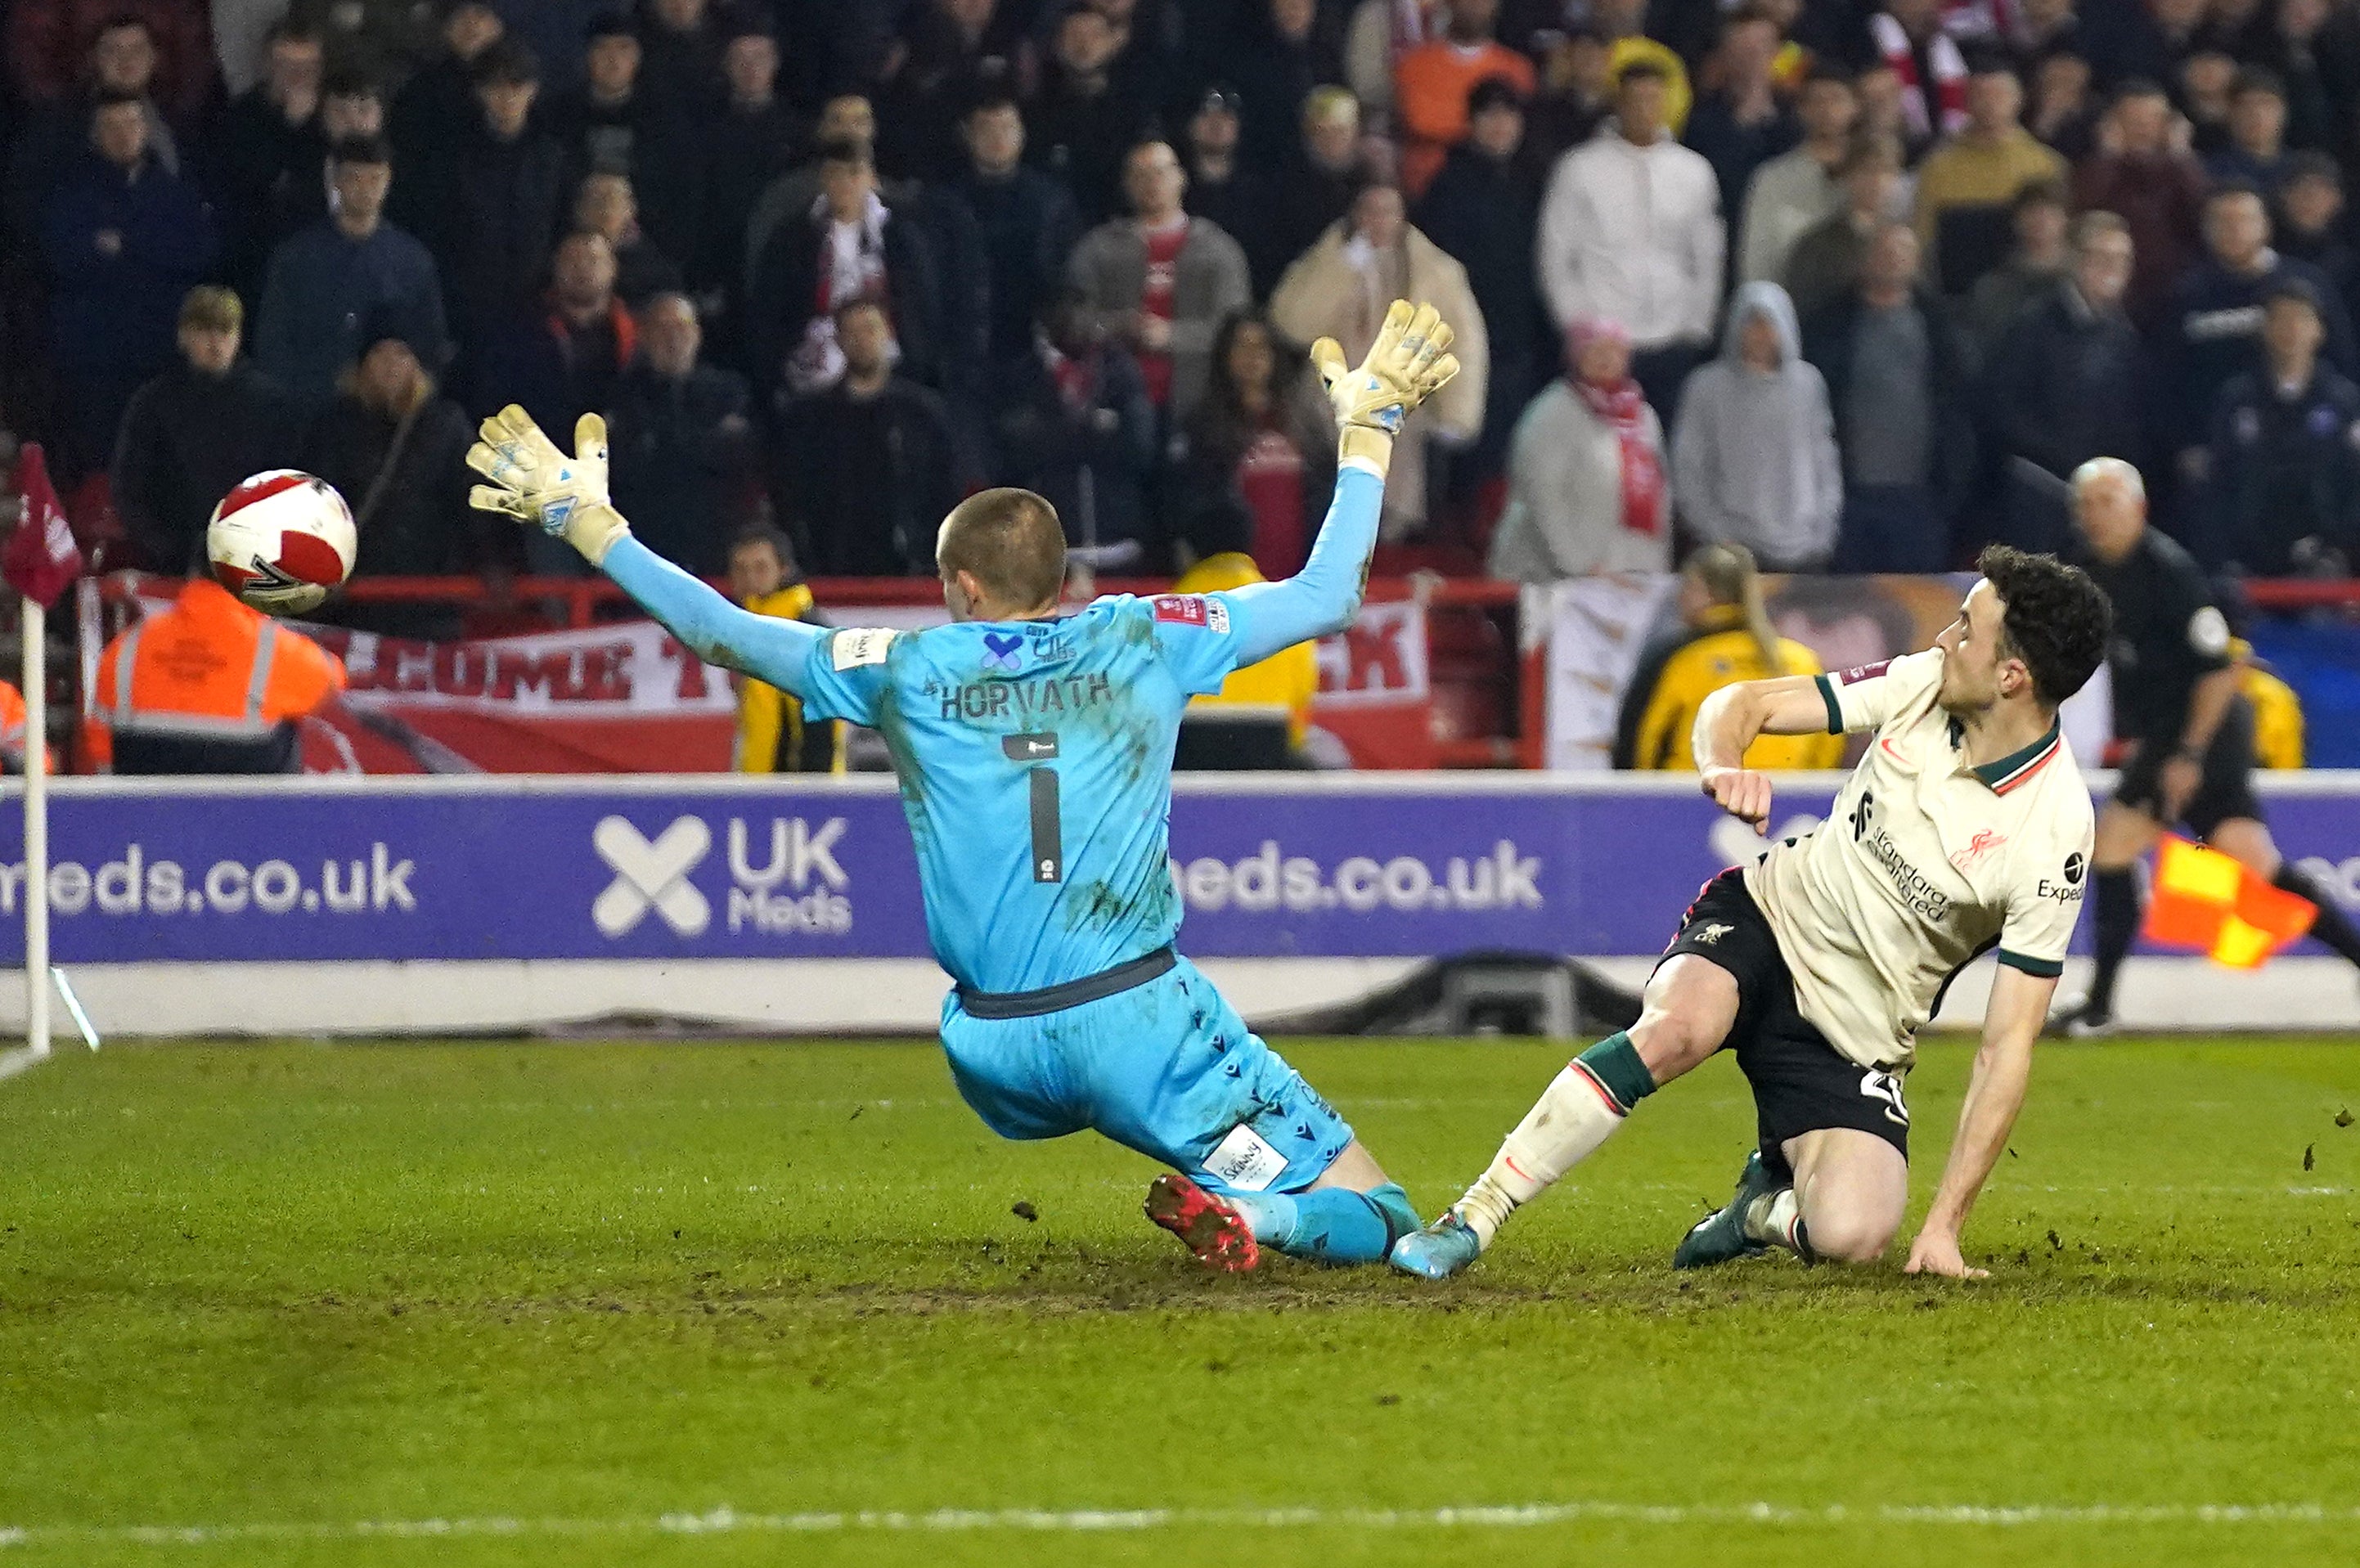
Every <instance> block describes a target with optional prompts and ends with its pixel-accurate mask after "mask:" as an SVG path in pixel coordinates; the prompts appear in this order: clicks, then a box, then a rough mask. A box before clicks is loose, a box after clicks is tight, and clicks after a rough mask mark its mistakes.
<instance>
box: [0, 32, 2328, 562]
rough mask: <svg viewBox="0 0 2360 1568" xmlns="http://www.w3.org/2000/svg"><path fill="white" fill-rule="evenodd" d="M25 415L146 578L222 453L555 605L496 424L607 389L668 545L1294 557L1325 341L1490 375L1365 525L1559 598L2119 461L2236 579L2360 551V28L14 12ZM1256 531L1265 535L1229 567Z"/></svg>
mask: <svg viewBox="0 0 2360 1568" xmlns="http://www.w3.org/2000/svg"><path fill="white" fill-rule="evenodd" d="M5 49H6V72H7V82H6V93H7V96H6V100H5V125H0V134H5V191H0V225H5V245H0V251H5V263H0V333H5V337H0V400H5V401H0V415H5V422H6V424H7V425H8V426H9V427H10V428H12V429H13V430H16V431H18V432H20V433H23V434H27V435H38V436H40V437H42V438H44V439H46V440H47V441H49V443H50V446H51V449H52V452H53V458H54V460H55V464H56V466H57V467H58V468H59V469H60V472H61V474H62V475H63V477H64V479H65V480H66V482H67V485H69V487H72V486H74V485H77V484H79V485H82V486H83V489H82V490H81V491H79V492H77V493H78V494H85V495H86V494H88V493H89V492H88V486H89V485H92V484H93V483H95V482H104V483H106V484H108V485H111V498H112V504H113V507H114V510H115V513H116V514H117V515H118V516H119V517H120V520H121V524H122V528H123V532H124V535H125V538H124V539H123V540H122V542H121V543H119V544H117V545H115V546H114V547H113V550H114V559H115V560H116V561H129V562H133V563H137V564H141V565H145V566H147V567H150V568H154V569H157V570H162V571H177V570H180V569H183V568H185V567H187V566H188V565H189V564H190V563H191V560H192V558H193V557H194V555H195V554H196V552H197V550H198V548H199V539H200V537H201V535H202V527H203V523H204V519H205V517H206V516H207V514H208V512H209V511H210V509H211V506H212V505H213V501H214V500H215V499H216V498H217V497H218V496H219V495H220V494H221V493H222V491H223V490H224V489H225V488H226V487H227V485H229V484H230V483H231V482H233V481H234V480H235V479H236V478H237V477H239V476H241V475H242V474H245V473H247V472H250V471H253V470H256V469H260V468H265V467H272V466H302V467H307V468H310V469H311V470H313V471H315V472H318V473H319V474H322V476H324V477H326V478H328V479H330V480H331V481H332V482H333V483H334V484H336V485H338V486H339V487H340V488H341V489H342V490H343V492H344V495H346V497H347V498H348V500H349V501H350V502H351V504H352V506H353V507H354V510H355V514H356V516H357V517H358V519H359V522H360V528H361V539H362V545H361V557H360V570H361V571H362V572H365V573H377V574H385V573H414V572H519V571H526V570H541V571H549V570H563V569H565V568H566V567H567V565H568V564H569V563H570V561H571V557H570V556H566V555H565V554H564V553H563V552H562V551H552V552H548V553H545V554H544V553H542V552H541V550H539V549H538V548H536V546H535V542H534V541H531V540H529V539H522V538H519V537H518V536H517V534H516V532H515V531H514V530H508V529H501V528H489V527H486V526H483V524H482V523H481V520H480V519H479V518H477V517H475V516H474V515H473V514H471V513H470V512H469V511H468V509H467V507H466V505H465V495H466V490H467V475H466V474H465V472H464V464H463V462H462V456H463V453H464V449H465V447H466V444H467V441H468V432H469V430H470V427H471V425H472V423H473V421H474V420H475V419H476V418H479V417H481V416H482V415H484V414H486V413H487V412H489V411H491V410H493V409H495V408H498V407H500V406H502V405H504V404H507V403H510V402H514V403H519V404H521V405H522V406H523V407H524V408H527V409H528V410H530V412H531V413H532V414H533V416H534V417H535V418H536V419H539V420H540V421H541V423H542V424H543V425H544V426H545V427H547V428H549V429H551V430H552V431H557V432H568V431H570V430H572V428H573V426H574V421H575V419H576V418H577V417H578V416H579V415H581V414H582V413H584V412H585V411H592V410H595V411H599V412H602V413H604V414H605V415H606V419H607V421H608V427H609V430H610V431H611V432H612V441H613V464H614V476H615V486H616V491H617V498H618V501H619V503H620V505H621V506H623V508H624V509H625V511H626V512H627V513H628V515H629V516H630V517H632V518H633V519H634V521H635V523H636V524H637V526H638V527H639V530H640V531H641V533H642V534H643V535H644V536H645V537H646V538H647V539H649V541H650V543H651V544H653V545H654V546H655V547H656V548H658V549H659V550H662V551H664V552H665V553H666V554H668V555H672V556H673V557H674V558H676V559H678V560H679V561H682V562H683V564H685V565H687V566H689V567H691V568H692V569H694V570H696V571H698V572H705V573H709V574H713V575H716V576H717V575H719V574H721V573H722V572H724V571H725V570H726V568H727V563H728V558H729V550H730V543H731V541H732V540H733V539H737V538H739V537H740V536H741V535H743V534H745V533H746V531H747V530H748V528H759V527H763V526H770V527H774V528H776V529H777V530H779V533H778V536H776V537H783V538H785V539H789V540H791V541H792V549H793V551H794V552H795V554H796V555H797V557H798V558H799V561H800V565H801V566H802V568H803V570H805V571H808V572H812V573H814V574H904V573H923V572H929V571H930V570H931V569H932V544H933V537H934V525H935V522H936V521H937V519H939V517H941V516H942V514H943V513H944V512H945V510H946V509H947V508H948V507H949V506H951V505H952V504H954V503H955V502H956V499H957V498H958V497H959V496H960V495H962V494H965V493H967V491H969V490H972V489H973V488H975V487H978V486H979V485H989V484H1017V485H1026V486H1029V487H1032V488H1034V489H1038V490H1040V491H1042V492H1043V493H1044V494H1046V495H1048V496H1050V498H1051V499H1052V500H1053V501H1054V503H1055V504H1056V506H1057V507H1058V509H1059V512H1060V514H1061V516H1062V517H1064V518H1065V524H1066V528H1067V530H1068V534H1069V536H1070V540H1071V543H1072V544H1073V545H1074V546H1075V547H1076V549H1078V550H1082V551H1084V552H1085V556H1084V559H1086V560H1088V561H1092V562H1093V563H1095V564H1097V565H1098V566H1100V567H1101V568H1103V569H1106V570H1110V571H1133V572H1143V573H1154V572H1173V571H1177V570H1180V569H1183V568H1185V567H1186V566H1188V565H1189V564H1191V563H1192V562H1193V561H1196V560H1198V559H1200V558H1203V557H1205V556H1207V555H1210V554H1214V553H1218V552H1223V551H1229V550H1234V549H1235V548H1236V547H1237V546H1238V545H1239V544H1240V543H1242V544H1243V545H1244V546H1245V550H1246V552H1247V553H1250V554H1251V557H1252V559H1253V561H1255V563H1256V564H1257V565H1258V567H1259V568H1260V570H1261V571H1262V572H1265V573H1267V574H1269V575H1272V576H1278V575H1282V574H1284V573H1285V572H1289V571H1292V570H1294V569H1295V567H1296V566H1298V565H1299V564H1300V563H1301V561H1302V560H1303V557H1304V554H1305V552H1306V550H1307V548H1308V546H1309V541H1310V539H1311V537H1312V534H1313V532H1314V530H1315V529H1316V528H1317V520H1318V516H1319V513H1320V511H1321V509H1322V507H1323V506H1324V504H1325V498H1326V493H1327V482H1328V475H1329V470H1330V466H1331V464H1332V461H1333V457H1332V438H1331V431H1330V430H1329V428H1328V425H1327V419H1328V415H1327V410H1326V408H1325V404H1324V401H1323V400H1322V399H1321V398H1320V397H1317V389H1316V387H1310V386H1307V385H1306V366H1305V363H1304V356H1303V352H1302V350H1303V345H1304V344H1305V343H1306V342H1307V341H1308V340H1309V339H1311V338H1313V337H1316V336H1319V335H1323V334H1325V335H1333V336H1335V337H1337V338H1338V339H1340V340H1341V341H1342V343H1343V346H1344V349H1345V352H1346V354H1348V355H1357V354H1360V352H1361V351H1362V350H1363V349H1365V348H1366V346H1367V344H1368V343H1369V341H1370V340H1371V337H1372V336H1373V334H1374V332H1375V330H1376V327H1377V325H1378V323H1379V322H1380V321H1382V317H1383V313H1384V309H1385V305H1386V303H1387V302H1388V301H1389V300H1390V299H1393V298H1394V297H1396V296H1408V297H1415V298H1418V299H1430V300H1432V301H1433V302H1435V303H1436V304H1437V305H1438V306H1440V307H1441V309H1442V310H1443V312H1444V314H1445V315H1446V317H1447V318H1448V320H1449V321H1451V322H1452V324H1453V326H1454V327H1455V328H1456V329H1457V331H1458V349H1457V352H1458V354H1459V358H1460V360H1461V361H1462V363H1463V365H1464V366H1465V373H1464V374H1463V375H1462V376H1460V377H1459V380H1458V382H1457V383H1455V384H1454V385H1453V387H1451V388H1449V389H1448V391H1447V392H1446V393H1445V394H1444V395H1443V396H1442V397H1438V398H1437V399H1436V400H1435V401H1434V402H1433V403H1432V404H1431V405H1429V406H1428V407H1427V408H1425V409H1422V410H1421V411H1420V412H1419V413H1418V414H1417V415H1416V416H1415V418H1414V419H1413V420H1412V422H1411V425H1410V427H1409V430H1407V432H1406V433H1405V437H1404V441H1403V442H1402V444H1401V446H1400V448H1399V450H1398V452H1397V455H1396V458H1395V463H1394V470H1393V484H1392V485H1391V487H1390V488H1389V490H1388V494H1387V497H1386V508H1385V535H1386V538H1387V539H1389V540H1391V541H1393V542H1396V543H1407V544H1410V545H1415V546H1419V547H1422V548H1425V549H1426V550H1427V552H1428V559H1430V560H1432V561H1437V562H1439V563H1442V564H1445V565H1451V564H1456V565H1458V566H1459V567H1460V568H1462V569H1466V570H1484V569H1487V568H1488V569H1489V570H1491V572H1495V573H1497V574H1499V575H1502V576H1510V577H1515V578H1519V579H1524V580H1528V581H1538V580H1546V579H1549V578H1554V577H1559V576H1565V575H1571V574H1579V573H1584V572H1600V571H1612V570H1627V569H1647V570H1667V569H1668V568H1669V566H1670V565H1671V563H1672V562H1673V561H1674V560H1675V559H1676V558H1677V557H1676V550H1677V549H1678V548H1680V547H1682V546H1685V545H1687V544H1690V543H1698V542H1714V541H1725V542H1727V543H1730V544H1734V545H1743V546H1745V547H1746V548H1747V549H1748V550H1751V552H1752V553H1753V554H1754V557H1756V558H1758V559H1759V560H1760V561H1762V562H1763V563H1764V565H1765V567H1766V568H1776V569H1781V570H1788V571H1819V570H1831V571H1924V570H1939V569H1943V568H1946V567H1950V566H1952V565H1956V564H1958V563H1960V562H1961V561H1966V560H1969V559H1971V558H1972V555H1973V553H1974V550H1976V549H1977V548H1978V547H1979V546H1980V545H1981V544H1983V542H1985V541H1986V540H1988V539H1994V538H1998V539H2008V540H2011V541H2014V542H2017V543H2023V544H2028V545H2034V546H2049V545H2053V544H2055V543H2057V542H2058V541H2059V540H2060V539H2062V537H2063V536H2064V532H2065V528H2064V509H2063V506H2062V504H2061V497H2062V495H2063V491H2064V483H2063V482H2064V480H2065V478H2066V476H2067V475H2069V474H2070V473H2071V472H2072V470H2073V468H2074V467H2075V466H2076V465H2077V464H2079V463H2081V462H2083V461H2084V460H2086V459H2088V458H2091V457H2093V456H2097V455H2101V454H2106V455H2114V456H2120V457H2124V458H2126V459H2128V460H2129V461H2131V462H2133V463H2136V464H2137V465H2138V466H2139V468H2140V469H2141V471H2142V472H2143V473H2144V474H2145V475H2146V477H2147V484H2148V487H2149V491H2150V494H2151V495H2154V496H2155V497H2156V498H2157V505H2158V515H2159V517H2160V518H2161V520H2162V521H2163V522H2164V523H2165V524H2166V526H2168V527H2169V528H2170V529H2171V531H2173V532H2174V533H2175V534H2177V535H2179V536H2180V538H2181V539H2183V540H2184V541H2185V542H2187V543H2189V544H2190V545H2191V548H2193V549H2194V550H2196V552H2197V554H2198V555H2199V557H2200V558H2201V559H2202V560H2203V561H2205V562H2206V563H2207V564H2209V565H2212V566H2215V567H2221V568H2229V569H2237V570H2243V571H2246V572H2255V573H2261V574H2271V575H2277V574H2288V573H2307V574H2314V575H2338V574H2344V573H2346V572H2349V571H2350V569H2351V567H2352V564H2353V562H2354V561H2355V559H2360V388H2355V384H2354V382H2353V380H2352V379H2351V377H2352V376H2354V375H2355V374H2360V357H2355V355H2360V349H2355V339H2354V334H2353V327H2352V318H2353V311H2354V309H2355V298H2354V293H2355V289H2360V262H2356V261H2355V250H2354V246H2353V243H2352V238H2351V235H2350V234H2349V233H2348V231H2347V221H2346V214H2345V212H2344V185H2345V170H2346V169H2348V168H2349V167H2350V166H2351V159H2352V158H2353V157H2354V156H2355V151H2360V10H2355V5H2354V3H2353V0H1883V4H1882V8H1877V7H1876V5H1874V0H1743V3H1742V4H1737V5H1732V4H1728V3H1726V0H784V3H782V4H780V5H777V6H776V7H775V8H773V7H772V6H771V5H768V4H765V3H763V0H639V4H638V5H636V6H633V5H619V4H617V0H588V3H585V0H432V3H430V0H333V3H329V0H7V3H6V4H5ZM1240 536H1242V537H1240Z"/></svg>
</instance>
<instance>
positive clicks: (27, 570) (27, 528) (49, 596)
mask: <svg viewBox="0 0 2360 1568" xmlns="http://www.w3.org/2000/svg"><path fill="white" fill-rule="evenodd" d="M16 494H18V495H22V496H23V497H24V498H25V520H24V521H23V522H22V523H21V524H19V525H18V526H17V528H16V532H15V533H13V534H11V535H9V536H8V543H7V545H6V546H5V548H0V580H5V582H6V583H7V584H8V586H9V587H11V588H14V589H15V590H16V592H17V593H22V594H23V595H25V597H26V598H27V599H30V600H32V601H33V602H34V603H35V604H38V605H40V606H41V607H42V608H43V609H47V608H49V605H50V604H54V603H56V602H57V597H58V595H59V594H60V593H64V592H65V591H66V585H67V584H68V583H71V582H72V581H73V580H74V579H75V578H77V577H79V576H81V575H82V547H81V546H80V545H78V544H76V543H74V537H73V529H71V528H68V527H67V526H66V514H65V508H64V507H62V506H59V505H58V493H57V491H56V490H55V489H54V488H53V487H51V485H50V484H49V465H48V464H47V463H43V462H42V461H41V449H40V447H39V446H38V445H37V444H35V443H33V442H30V441H27V443H26V444H25V449H24V451H23V452H21V453H20V454H19V455H18V456H17V459H16Z"/></svg>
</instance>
